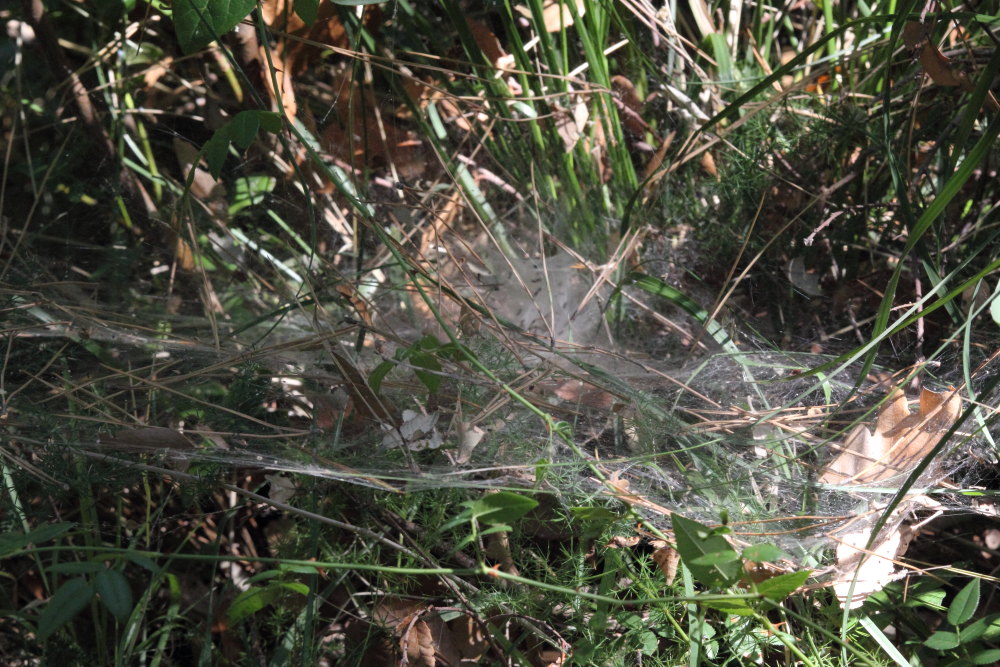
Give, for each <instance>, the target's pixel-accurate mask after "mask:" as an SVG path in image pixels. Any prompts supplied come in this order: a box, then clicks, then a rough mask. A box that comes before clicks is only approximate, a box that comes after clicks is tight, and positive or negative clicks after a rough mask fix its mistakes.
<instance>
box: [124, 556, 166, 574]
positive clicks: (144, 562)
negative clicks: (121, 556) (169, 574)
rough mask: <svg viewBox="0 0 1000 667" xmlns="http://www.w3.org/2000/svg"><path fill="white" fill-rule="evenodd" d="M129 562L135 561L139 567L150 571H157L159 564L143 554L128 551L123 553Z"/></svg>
mask: <svg viewBox="0 0 1000 667" xmlns="http://www.w3.org/2000/svg"><path fill="white" fill-rule="evenodd" d="M125 558H127V559H128V560H129V561H130V562H132V563H135V564H136V565H138V566H139V567H141V568H143V569H145V570H149V571H150V572H159V571H160V566H159V565H157V564H156V563H154V562H153V561H151V560H150V559H148V558H146V557H145V556H140V555H139V554H134V553H129V554H126V555H125Z"/></svg>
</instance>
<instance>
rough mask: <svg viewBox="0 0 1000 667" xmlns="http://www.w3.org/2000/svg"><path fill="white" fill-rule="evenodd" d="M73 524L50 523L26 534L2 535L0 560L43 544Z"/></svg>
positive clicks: (70, 527)
mask: <svg viewBox="0 0 1000 667" xmlns="http://www.w3.org/2000/svg"><path fill="white" fill-rule="evenodd" d="M75 525H76V524H73V523H68V522H64V523H50V524H45V525H43V526H39V527H38V528H35V529H34V530H32V531H29V532H27V533H4V534H2V535H0V558H3V557H6V556H9V555H10V554H12V553H14V552H16V551H20V550H21V549H23V548H24V547H26V546H28V545H29V544H36V545H37V544H44V543H45V542H48V541H50V540H54V539H55V538H57V537H59V536H60V535H62V534H64V533H66V532H68V531H69V530H71V529H72V528H73V527H74V526H75Z"/></svg>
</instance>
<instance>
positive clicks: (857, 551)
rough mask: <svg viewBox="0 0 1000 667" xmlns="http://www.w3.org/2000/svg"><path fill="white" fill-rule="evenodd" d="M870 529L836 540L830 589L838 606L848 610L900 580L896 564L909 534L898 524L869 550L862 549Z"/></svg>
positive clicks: (908, 530)
mask: <svg viewBox="0 0 1000 667" xmlns="http://www.w3.org/2000/svg"><path fill="white" fill-rule="evenodd" d="M870 528H871V527H870V526H868V527H866V528H862V529H860V530H856V531H852V532H850V533H847V534H844V535H841V536H836V537H835V538H834V539H836V540H837V541H838V544H837V574H836V575H835V578H834V579H833V581H831V585H832V586H833V592H834V593H835V594H836V595H837V599H838V600H840V602H841V604H843V605H846V606H847V607H848V608H849V609H855V608H857V607H860V606H861V604H862V603H863V602H864V601H865V599H867V598H868V596H869V595H872V594H873V593H877V592H878V591H880V590H882V589H883V588H885V587H886V586H887V585H888V584H889V583H891V582H893V581H895V580H896V579H899V578H900V574H899V573H897V568H896V560H897V559H898V558H899V557H900V556H902V555H903V554H904V553H905V552H906V549H907V547H908V546H909V545H910V541H911V540H912V539H913V532H912V531H911V530H910V529H909V527H908V526H905V525H902V524H900V525H899V526H898V527H897V528H896V529H894V530H891V531H888V532H886V533H885V534H884V535H883V536H882V537H881V538H880V539H879V540H878V541H876V543H875V544H873V545H872V548H871V549H870V550H866V549H865V545H866V544H868V539H869V537H871V529H870Z"/></svg>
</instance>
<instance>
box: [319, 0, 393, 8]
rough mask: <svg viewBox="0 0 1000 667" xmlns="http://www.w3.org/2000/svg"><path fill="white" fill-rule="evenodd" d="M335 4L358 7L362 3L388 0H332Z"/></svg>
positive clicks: (374, 3)
mask: <svg viewBox="0 0 1000 667" xmlns="http://www.w3.org/2000/svg"><path fill="white" fill-rule="evenodd" d="M330 1H331V2H333V4H335V5H342V6H344V7H358V6H360V5H377V4H379V3H382V2H385V1H386V0H330Z"/></svg>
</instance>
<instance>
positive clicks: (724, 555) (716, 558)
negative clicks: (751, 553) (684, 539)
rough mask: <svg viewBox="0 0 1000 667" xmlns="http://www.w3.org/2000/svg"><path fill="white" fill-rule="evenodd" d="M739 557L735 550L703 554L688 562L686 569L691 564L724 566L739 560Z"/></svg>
mask: <svg viewBox="0 0 1000 667" xmlns="http://www.w3.org/2000/svg"><path fill="white" fill-rule="evenodd" d="M739 557H740V555H739V554H738V553H736V551H735V550H730V551H715V552H712V553H708V554H705V555H704V556H698V557H697V558H695V559H694V560H692V561H689V562H688V567H690V566H691V563H694V564H696V565H724V564H726V563H731V562H733V561H735V560H739Z"/></svg>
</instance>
